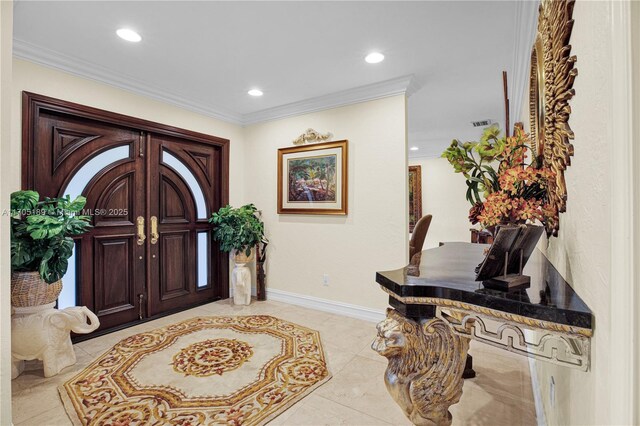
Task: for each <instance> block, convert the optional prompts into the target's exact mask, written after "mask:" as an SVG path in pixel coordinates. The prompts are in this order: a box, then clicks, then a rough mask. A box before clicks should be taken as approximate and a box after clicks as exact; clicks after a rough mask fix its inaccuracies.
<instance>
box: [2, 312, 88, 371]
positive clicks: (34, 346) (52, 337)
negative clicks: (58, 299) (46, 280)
mask: <svg viewBox="0 0 640 426" xmlns="http://www.w3.org/2000/svg"><path fill="white" fill-rule="evenodd" d="M54 306H55V303H50V304H47V305H39V306H31V307H27V308H15V307H14V308H13V310H14V313H13V315H12V316H11V361H12V365H11V379H15V378H16V377H18V376H19V375H20V374H21V373H22V372H23V371H24V361H25V360H31V359H39V360H42V362H43V365H44V375H45V377H51V376H55V375H56V374H58V373H59V372H60V371H61V370H62V369H63V368H65V367H68V366H70V365H73V364H75V363H76V354H75V352H74V351H73V345H72V344H71V336H70V334H71V331H73V332H74V333H79V334H85V333H90V332H92V331H94V330H95V329H97V328H98V327H99V326H100V321H98V317H96V316H95V314H94V313H93V312H91V311H90V310H89V309H88V308H87V307H85V306H79V307H74V308H66V309H62V310H58V309H55V308H54ZM87 320H88V322H87Z"/></svg>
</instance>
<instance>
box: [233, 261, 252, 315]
mask: <svg viewBox="0 0 640 426" xmlns="http://www.w3.org/2000/svg"><path fill="white" fill-rule="evenodd" d="M253 254H254V252H253V250H251V253H250V254H249V256H247V255H246V253H245V252H244V250H242V251H238V252H235V253H234V252H231V254H230V255H231V258H232V259H233V261H234V263H235V266H234V267H233V271H232V273H231V283H232V285H233V303H234V304H235V305H249V304H250V303H251V271H250V270H249V268H247V263H249V262H251V261H252V260H253Z"/></svg>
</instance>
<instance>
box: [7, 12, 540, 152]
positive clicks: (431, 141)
mask: <svg viewBox="0 0 640 426" xmlns="http://www.w3.org/2000/svg"><path fill="white" fill-rule="evenodd" d="M521 9H522V4H519V3H518V2H514V1H509V2H488V1H470V2H446V1H445V2H435V1H433V2H397V1H394V2H306V1H305V2H186V1H174V2H166V1H145V2H131V1H129V2H114V1H92V2H89V1H83V2H59V1H47V2H36V1H25V0H22V1H19V2H17V3H16V6H15V17H14V20H15V22H14V40H15V45H14V49H15V52H16V56H19V57H24V58H28V59H31V60H35V61H37V62H40V63H45V64H48V65H50V66H56V67H58V68H63V69H65V70H67V71H70V72H74V73H77V74H81V75H85V76H90V77H93V78H96V79H98V80H102V81H107V82H109V83H111V84H115V85H118V86H120V87H123V88H126V89H129V90H134V91H142V92H144V93H147V94H150V95H151V96H154V95H156V97H159V98H163V99H164V100H168V101H170V102H174V103H176V104H178V105H181V106H186V107H188V108H190V109H193V110H196V111H199V112H202V113H205V114H208V115H211V116H215V117H218V118H223V119H226V120H228V121H232V122H237V123H244V124H246V123H250V122H255V121H258V120H260V119H261V117H262V118H264V117H269V114H270V112H272V111H276V110H278V108H282V106H283V105H284V106H286V105H289V104H294V105H293V106H292V107H296V106H298V105H303V104H304V101H308V100H310V99H314V98H318V97H321V96H325V98H326V95H329V94H334V93H336V92H343V93H352V92H353V90H352V89H354V88H358V87H360V86H366V85H373V87H378V86H379V85H377V83H380V82H385V81H387V80H393V81H395V82H396V83H397V81H398V78H399V77H404V76H410V75H412V76H413V80H412V83H411V86H410V89H409V94H410V95H411V96H410V98H409V101H408V106H409V144H410V146H413V145H415V146H419V147H420V150H419V151H417V152H410V155H411V156H424V155H434V154H436V153H437V152H439V151H441V150H442V149H443V148H444V147H445V146H446V145H447V144H448V143H449V142H450V140H451V139H452V138H454V137H456V138H462V139H470V138H477V136H478V135H479V131H478V130H477V129H474V128H473V127H472V126H471V123H470V122H471V121H473V120H481V119H487V118H488V119H493V120H498V121H502V119H503V116H504V106H503V97H502V76H501V72H502V70H506V71H508V72H509V73H510V78H511V75H512V74H513V73H514V67H517V64H518V62H519V59H518V54H519V55H520V56H522V52H519V49H520V47H519V43H520V44H521V43H522V41H519V40H518V39H519V36H518V25H517V21H518V20H522V19H523V18H522V16H521V15H522V14H523V12H522V10H521ZM529 9H531V7H529ZM525 18H526V19H528V20H533V19H535V17H533V16H527V15H526V14H525ZM121 27H129V28H132V29H135V30H136V31H138V32H139V33H140V34H141V35H142V37H143V40H142V42H140V43H137V44H133V43H127V42H125V41H123V40H121V39H119V38H118V37H117V36H116V34H115V31H116V29H118V28H121ZM526 45H527V44H526V43H525V46H526ZM372 50H378V51H380V52H382V53H384V54H385V55H386V59H385V61H384V62H382V63H380V64H375V65H371V64H367V63H365V62H364V60H363V58H364V56H365V55H366V54H367V53H368V52H370V51H372ZM520 50H521V49H520ZM516 53H518V54H516ZM524 54H525V55H526V56H527V57H528V51H525V52H524ZM520 62H521V61H520ZM518 72H519V71H518V70H517V69H516V70H515V74H518ZM394 79H396V80H394ZM400 80H402V79H400ZM516 80H518V78H516ZM520 80H522V78H520ZM403 81H404V80H403ZM523 81H524V80H523ZM396 83H394V84H396ZM520 85H522V84H520ZM382 86H384V84H382ZM252 87H259V88H260V89H262V90H263V91H264V96H263V97H261V98H253V97H251V96H248V95H247V93H246V92H247V90H248V89H250V88H252ZM512 96H513V95H512ZM295 103H297V104H295ZM272 115H273V114H272ZM318 130H321V131H329V130H331V129H318Z"/></svg>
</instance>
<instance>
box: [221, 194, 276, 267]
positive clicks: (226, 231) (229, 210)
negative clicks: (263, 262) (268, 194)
mask: <svg viewBox="0 0 640 426" xmlns="http://www.w3.org/2000/svg"><path fill="white" fill-rule="evenodd" d="M257 212H258V209H257V208H256V206H254V205H253V204H247V205H245V206H242V207H238V208H233V207H231V206H230V205H227V206H226V207H222V208H220V210H218V212H217V213H214V214H213V215H212V216H211V218H210V219H209V222H211V223H212V224H213V239H214V240H215V241H218V242H219V243H220V250H222V251H224V252H230V251H231V250H234V251H235V253H238V252H240V251H244V252H245V254H246V255H247V256H249V255H250V254H251V249H252V248H253V247H255V245H256V244H258V243H266V242H267V239H266V238H265V236H264V223H262V221H261V220H260V219H259V218H258V216H257V215H256V213H257Z"/></svg>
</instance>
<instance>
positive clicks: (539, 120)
mask: <svg viewBox="0 0 640 426" xmlns="http://www.w3.org/2000/svg"><path fill="white" fill-rule="evenodd" d="M529 127H530V129H531V144H532V148H533V152H534V153H535V155H536V156H538V157H541V156H542V155H543V153H544V50H543V48H542V37H540V34H538V35H537V36H536V41H535V43H534V44H533V49H532V50H531V74H530V79H529Z"/></svg>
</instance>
